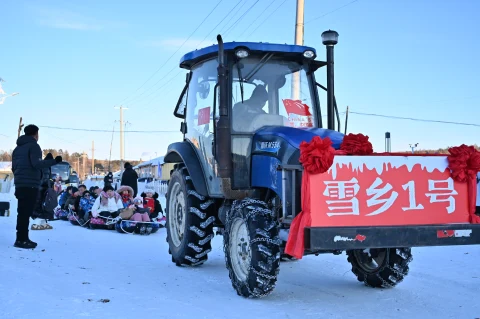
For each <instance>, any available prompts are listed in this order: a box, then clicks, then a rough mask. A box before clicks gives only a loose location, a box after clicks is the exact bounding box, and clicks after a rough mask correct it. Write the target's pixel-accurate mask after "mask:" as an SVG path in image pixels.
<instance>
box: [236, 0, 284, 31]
mask: <svg viewBox="0 0 480 319" xmlns="http://www.w3.org/2000/svg"><path fill="white" fill-rule="evenodd" d="M275 1H277V0H272V2H270V3H269V4H268V5H267V7H266V8H265V9H264V10H263V11H262V12H261V13H260V14H259V15H258V16H257V17H256V18H255V19H254V20H253V21H259V19H260V17H261V16H262V15H263V14H264V13H265V11H267V10H268V9H269V8H270V7H271V5H272V4H273V3H274V2H275ZM252 26H253V23H252V24H250V25H249V26H248V27H247V28H245V30H243V32H242V33H240V35H239V36H238V38H240V37H241V36H242V35H244V34H245V32H246V31H247V30H248V29H250V28H251V27H252Z"/></svg>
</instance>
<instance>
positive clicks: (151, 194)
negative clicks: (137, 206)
mask: <svg viewBox="0 0 480 319" xmlns="http://www.w3.org/2000/svg"><path fill="white" fill-rule="evenodd" d="M140 196H141V197H142V198H143V207H145V208H148V209H149V211H150V218H152V219H154V218H156V219H157V220H158V221H160V223H161V225H162V226H163V225H164V224H165V217H164V215H163V209H162V205H161V204H160V202H159V201H158V193H157V192H155V189H154V187H153V185H146V186H145V190H144V192H143V193H142V194H141V195H140Z"/></svg>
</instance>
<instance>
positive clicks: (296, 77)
mask: <svg viewBox="0 0 480 319" xmlns="http://www.w3.org/2000/svg"><path fill="white" fill-rule="evenodd" d="M304 7H305V0H297V18H296V22H295V44H296V45H303V34H304V22H303V20H304ZM292 97H293V99H294V100H300V71H298V72H295V73H293V78H292Z"/></svg>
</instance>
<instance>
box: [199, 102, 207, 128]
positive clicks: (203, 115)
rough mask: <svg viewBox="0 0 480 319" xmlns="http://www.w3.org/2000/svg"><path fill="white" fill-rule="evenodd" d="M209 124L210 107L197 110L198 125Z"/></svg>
mask: <svg viewBox="0 0 480 319" xmlns="http://www.w3.org/2000/svg"><path fill="white" fill-rule="evenodd" d="M208 123H210V106H207V107H204V108H203V109H199V110H198V125H205V124H208Z"/></svg>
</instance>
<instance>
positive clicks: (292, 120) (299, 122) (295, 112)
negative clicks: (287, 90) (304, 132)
mask: <svg viewBox="0 0 480 319" xmlns="http://www.w3.org/2000/svg"><path fill="white" fill-rule="evenodd" d="M282 102H283V105H284V106H285V110H286V111H287V114H288V122H289V124H290V126H292V127H313V115H312V113H311V112H310V107H309V106H308V105H307V104H304V103H302V101H300V100H290V99H285V100H282Z"/></svg>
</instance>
